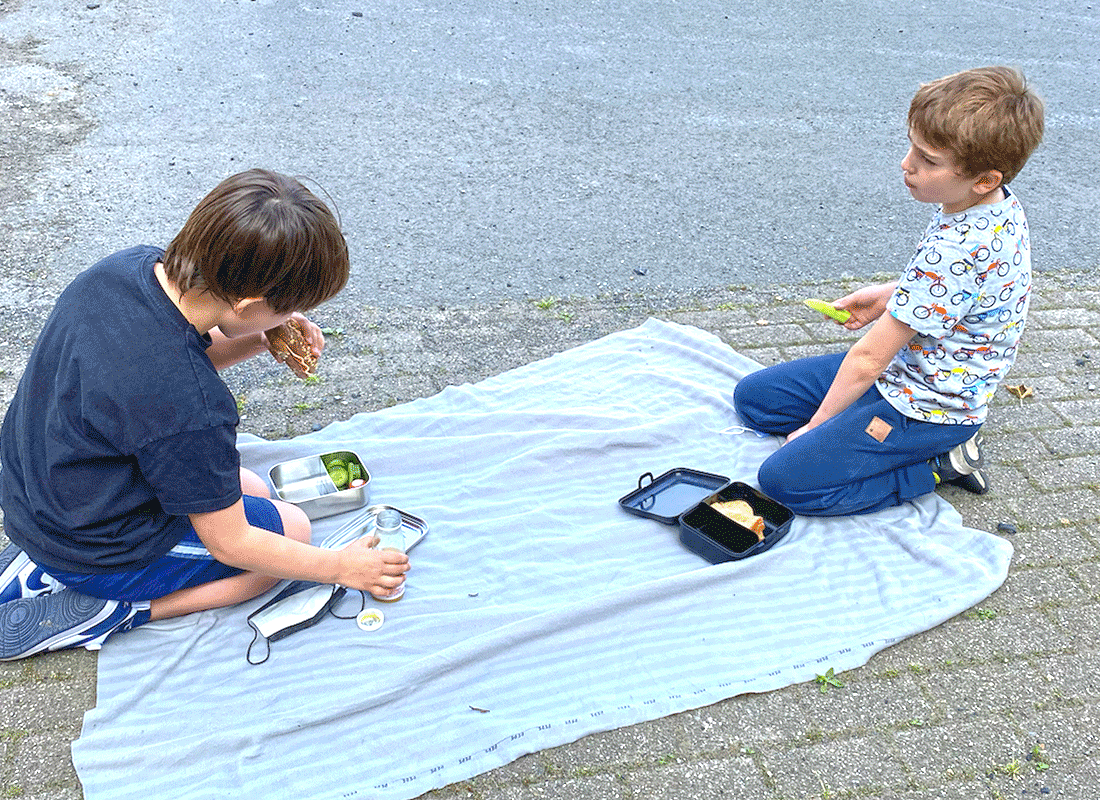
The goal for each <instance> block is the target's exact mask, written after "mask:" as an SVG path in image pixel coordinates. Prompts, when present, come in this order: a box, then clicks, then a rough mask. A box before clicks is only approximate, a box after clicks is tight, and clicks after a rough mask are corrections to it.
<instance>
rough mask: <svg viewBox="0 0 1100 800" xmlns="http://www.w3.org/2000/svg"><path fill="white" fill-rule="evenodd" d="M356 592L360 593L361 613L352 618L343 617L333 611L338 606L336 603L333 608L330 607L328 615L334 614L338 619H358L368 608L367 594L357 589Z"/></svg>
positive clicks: (356, 613) (357, 612) (358, 612)
mask: <svg viewBox="0 0 1100 800" xmlns="http://www.w3.org/2000/svg"><path fill="white" fill-rule="evenodd" d="M355 591H357V592H359V611H356V612H355V613H354V614H352V615H351V616H350V617H345V616H341V615H340V614H337V613H336V611H334V610H333V609H334V607H335V605H336V604H335V603H333V604H332V605H331V606H329V607H328V613H330V614H332V616H334V617H336V619H355V618H356V617H358V616H359V614H360V613H361V612H362V611H363V609H364V608H366V607H367V593H366V592H364V591H363V590H362V589H356V590H355Z"/></svg>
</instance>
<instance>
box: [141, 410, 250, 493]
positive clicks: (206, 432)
mask: <svg viewBox="0 0 1100 800" xmlns="http://www.w3.org/2000/svg"><path fill="white" fill-rule="evenodd" d="M136 455H137V460H138V466H139V467H140V469H141V472H142V474H143V475H144V476H145V479H146V480H147V481H148V482H149V484H150V485H151V486H152V487H153V492H154V493H155V495H156V497H157V500H158V501H160V504H161V507H162V508H163V509H164V510H165V511H166V512H167V513H169V514H181V515H182V514H201V513H204V512H208V511H220V510H221V509H223V508H227V507H229V506H231V505H233V504H234V503H235V502H237V500H239V499H240V497H241V473H240V467H241V457H240V453H238V452H237V431H236V427H235V426H233V425H222V426H218V427H212V428H205V429H202V430H197V431H184V432H183V433H177V434H175V435H173V436H167V437H165V438H163V439H157V440H155V441H153V442H150V443H149V444H147V445H146V446H145V447H143V448H142V449H141V450H139V451H138V452H137V454H136Z"/></svg>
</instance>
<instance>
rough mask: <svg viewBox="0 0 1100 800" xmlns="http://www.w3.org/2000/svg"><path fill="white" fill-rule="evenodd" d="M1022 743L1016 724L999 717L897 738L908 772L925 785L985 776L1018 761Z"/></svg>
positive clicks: (910, 732) (927, 730) (910, 731)
mask: <svg viewBox="0 0 1100 800" xmlns="http://www.w3.org/2000/svg"><path fill="white" fill-rule="evenodd" d="M1022 740H1023V737H1021V736H1020V735H1019V734H1018V733H1017V731H1016V726H1015V725H1014V724H1013V723H1012V722H1010V721H1008V720H1005V719H1002V718H1000V717H995V716H985V717H982V718H981V719H975V720H969V721H965V722H962V723H959V724H951V725H936V726H929V727H926V728H920V729H913V730H908V731H901V732H899V733H898V734H896V736H895V742H896V744H897V747H898V749H899V751H900V753H901V760H902V761H903V763H904V765H905V767H906V769H907V770H908V773H909V774H911V775H912V776H913V779H914V780H916V781H917V782H918V783H921V784H936V783H939V782H941V781H945V780H958V779H973V778H978V777H980V776H982V775H985V774H986V773H987V772H988V771H989V770H990V769H991V768H992V767H993V766H994V765H996V764H1006V763H1009V762H1011V761H1012V760H1013V759H1014V758H1018V757H1019V754H1021V753H1022V752H1024V751H1025V749H1024V746H1023V741H1022ZM975 796H977V795H975Z"/></svg>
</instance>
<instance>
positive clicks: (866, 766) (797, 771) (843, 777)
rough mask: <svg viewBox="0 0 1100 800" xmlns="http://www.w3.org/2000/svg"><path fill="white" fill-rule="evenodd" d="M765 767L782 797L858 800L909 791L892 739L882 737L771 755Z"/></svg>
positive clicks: (818, 744) (814, 745)
mask: <svg viewBox="0 0 1100 800" xmlns="http://www.w3.org/2000/svg"><path fill="white" fill-rule="evenodd" d="M764 764H765V768H766V769H767V771H768V774H769V776H770V777H771V779H772V780H773V781H774V782H775V788H776V791H777V793H778V795H779V796H780V797H784V796H787V797H789V796H795V797H804V796H817V797H828V796H833V795H839V796H844V793H845V792H848V793H851V794H853V795H856V796H859V795H860V794H861V793H863V792H865V791H874V790H877V789H880V788H908V779H907V778H906V777H905V776H904V773H902V772H901V771H900V770H901V763H900V761H899V759H898V757H897V755H896V754H895V752H894V749H893V748H892V747H891V745H890V741H889V739H888V738H887V737H885V736H883V735H882V734H879V733H872V734H869V735H865V736H859V737H855V738H850V739H849V738H843V739H836V740H833V741H822V742H815V743H808V744H805V745H800V746H798V747H793V748H791V749H788V750H786V751H781V752H777V753H769V754H766V755H765V757H764Z"/></svg>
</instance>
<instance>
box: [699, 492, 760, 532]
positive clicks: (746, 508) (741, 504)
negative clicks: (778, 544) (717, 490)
mask: <svg viewBox="0 0 1100 800" xmlns="http://www.w3.org/2000/svg"><path fill="white" fill-rule="evenodd" d="M710 505H711V508H713V509H714V510H715V511H717V512H718V513H719V514H721V515H722V516H724V517H726V518H728V519H731V520H733V521H734V522H736V523H737V524H738V525H740V526H741V527H742V528H748V529H749V530H750V531H752V532H753V533H755V534H756V538H757V540H758V541H761V542H762V541H764V518H763V517H761V516H759V515H758V514H756V513H755V512H754V511H753V510H752V506H750V505H749V504H748V503H747V502H745V501H744V500H717V501H715V502H713V503H711V504H710Z"/></svg>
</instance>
